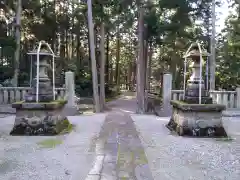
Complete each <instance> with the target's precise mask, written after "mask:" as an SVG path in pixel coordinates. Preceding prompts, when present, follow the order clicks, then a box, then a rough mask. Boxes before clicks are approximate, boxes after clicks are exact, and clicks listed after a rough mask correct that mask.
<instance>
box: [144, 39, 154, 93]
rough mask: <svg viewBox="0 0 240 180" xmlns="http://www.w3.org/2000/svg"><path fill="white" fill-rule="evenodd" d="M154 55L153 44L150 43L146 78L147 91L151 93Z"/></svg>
mask: <svg viewBox="0 0 240 180" xmlns="http://www.w3.org/2000/svg"><path fill="white" fill-rule="evenodd" d="M152 54H153V47H152V43H150V44H149V53H148V67H147V77H146V89H147V90H148V91H150V83H151V74H152Z"/></svg>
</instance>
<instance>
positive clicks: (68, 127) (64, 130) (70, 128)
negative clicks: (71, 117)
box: [59, 123, 76, 134]
mask: <svg viewBox="0 0 240 180" xmlns="http://www.w3.org/2000/svg"><path fill="white" fill-rule="evenodd" d="M75 128H76V125H74V124H71V123H69V124H68V126H67V128H65V129H63V130H62V131H61V132H60V133H59V134H67V133H70V132H72V131H73V130H74V129H75Z"/></svg>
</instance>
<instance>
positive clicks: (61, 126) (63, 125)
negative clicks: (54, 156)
mask: <svg viewBox="0 0 240 180" xmlns="http://www.w3.org/2000/svg"><path fill="white" fill-rule="evenodd" d="M73 129H74V125H73V124H71V123H70V122H69V120H68V119H65V120H63V121H60V122H58V123H57V125H56V132H57V134H66V133H70V132H71V131H72V130H73Z"/></svg>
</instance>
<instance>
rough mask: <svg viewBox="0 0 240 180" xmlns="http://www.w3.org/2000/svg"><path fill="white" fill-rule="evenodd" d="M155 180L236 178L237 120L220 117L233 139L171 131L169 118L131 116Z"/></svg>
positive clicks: (239, 173)
mask: <svg viewBox="0 0 240 180" xmlns="http://www.w3.org/2000/svg"><path fill="white" fill-rule="evenodd" d="M131 116H132V118H133V120H134V122H135V125H136V128H137V130H138V131H139V132H140V138H141V142H142V144H143V146H144V148H145V153H146V156H147V159H148V162H149V166H150V169H151V171H152V174H153V176H154V179H155V180H190V179H192V180H239V179H240V136H239V135H240V134H239V132H240V121H239V118H235V119H234V118H224V126H225V127H226V130H227V132H228V133H229V134H230V135H231V137H232V138H233V141H225V140H219V139H218V140H216V139H209V138H208V139H207V138H205V139H204V138H187V137H179V136H177V135H174V134H171V133H170V132H169V130H168V129H167V128H166V127H165V124H166V123H167V122H168V121H169V118H168V117H167V118H161V117H156V116H151V115H131Z"/></svg>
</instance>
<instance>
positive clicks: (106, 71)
mask: <svg viewBox="0 0 240 180" xmlns="http://www.w3.org/2000/svg"><path fill="white" fill-rule="evenodd" d="M109 36H110V35H109V33H107V39H106V41H107V42H106V44H107V46H106V68H105V81H106V83H107V84H108V83H109V43H110V39H109Z"/></svg>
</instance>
